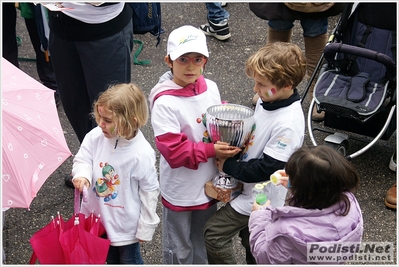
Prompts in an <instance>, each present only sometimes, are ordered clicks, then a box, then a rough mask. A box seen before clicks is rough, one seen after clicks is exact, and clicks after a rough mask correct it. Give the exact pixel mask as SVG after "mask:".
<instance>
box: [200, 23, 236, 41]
mask: <svg viewBox="0 0 399 267" xmlns="http://www.w3.org/2000/svg"><path fill="white" fill-rule="evenodd" d="M199 29H200V30H202V31H203V32H204V33H205V34H206V35H208V36H212V37H215V38H216V39H218V40H220V41H225V40H227V39H229V38H230V37H231V34H230V30H229V24H228V23H227V20H224V21H222V22H220V23H218V24H215V23H213V22H212V21H210V20H208V23H207V24H204V25H201V26H200V27H199Z"/></svg>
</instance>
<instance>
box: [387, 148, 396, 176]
mask: <svg viewBox="0 0 399 267" xmlns="http://www.w3.org/2000/svg"><path fill="white" fill-rule="evenodd" d="M389 169H390V170H391V171H393V172H396V151H395V152H393V154H392V157H391V160H390V161H389Z"/></svg>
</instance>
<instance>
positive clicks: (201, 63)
mask: <svg viewBox="0 0 399 267" xmlns="http://www.w3.org/2000/svg"><path fill="white" fill-rule="evenodd" d="M208 56H209V54H208V48H207V44H206V37H205V34H204V33H203V32H202V31H201V30H199V29H197V28H195V27H193V26H182V27H180V28H178V29H175V30H174V31H172V32H171V33H170V35H169V38H168V45H167V55H166V56H165V62H166V64H167V65H168V66H169V67H170V68H171V71H168V72H166V73H165V74H164V75H162V77H161V78H160V80H159V83H158V84H157V85H156V86H155V87H154V88H153V89H152V90H151V93H150V96H149V101H150V108H151V123H152V126H153V129H154V136H155V143H156V146H157V148H158V149H159V151H160V153H161V158H160V165H159V171H160V188H161V195H162V204H163V212H162V253H163V263H164V264H206V263H207V262H208V261H207V257H206V250H205V245H204V236H203V232H202V231H203V227H204V224H205V222H206V221H207V220H208V218H210V217H211V216H212V215H213V214H214V213H215V212H216V208H217V207H216V205H215V203H216V201H215V200H213V199H211V198H210V197H208V196H207V195H205V190H204V188H205V183H206V182H208V181H210V180H211V179H212V178H213V177H214V175H215V174H216V173H217V168H216V166H215V162H214V160H210V159H212V158H215V157H222V156H223V157H230V156H233V155H235V154H237V153H238V152H239V150H238V149H237V148H231V147H229V146H228V145H227V144H212V143H210V140H209V138H208V134H207V130H206V126H205V122H204V121H203V114H204V113H206V110H207V108H208V107H210V106H212V105H217V104H221V99H220V93H219V89H218V87H217V85H216V84H215V83H214V82H213V81H210V80H208V79H205V78H204V77H203V76H202V73H203V70H204V67H205V64H206V62H207V60H208Z"/></svg>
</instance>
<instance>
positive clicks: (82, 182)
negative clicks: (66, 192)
mask: <svg viewBox="0 0 399 267" xmlns="http://www.w3.org/2000/svg"><path fill="white" fill-rule="evenodd" d="M72 183H73V186H74V187H75V188H77V189H79V192H82V191H83V187H84V186H86V187H87V188H89V187H90V182H89V180H88V179H87V178H85V177H76V178H73V179H72Z"/></svg>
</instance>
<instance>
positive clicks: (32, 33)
mask: <svg viewBox="0 0 399 267" xmlns="http://www.w3.org/2000/svg"><path fill="white" fill-rule="evenodd" d="M39 8H40V7H39ZM39 19H40V18H39ZM25 25H26V28H27V29H28V33H29V37H30V41H31V43H32V46H33V49H34V50H35V53H36V68H37V74H38V75H39V79H40V81H41V82H42V83H43V85H45V86H47V87H48V88H50V89H53V90H57V82H56V80H55V74H54V70H53V65H52V62H51V60H50V61H49V62H47V61H46V56H45V54H44V52H43V51H42V50H41V48H40V47H41V42H40V37H39V33H38V31H37V26H36V22H35V18H32V19H26V18H25Z"/></svg>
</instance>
